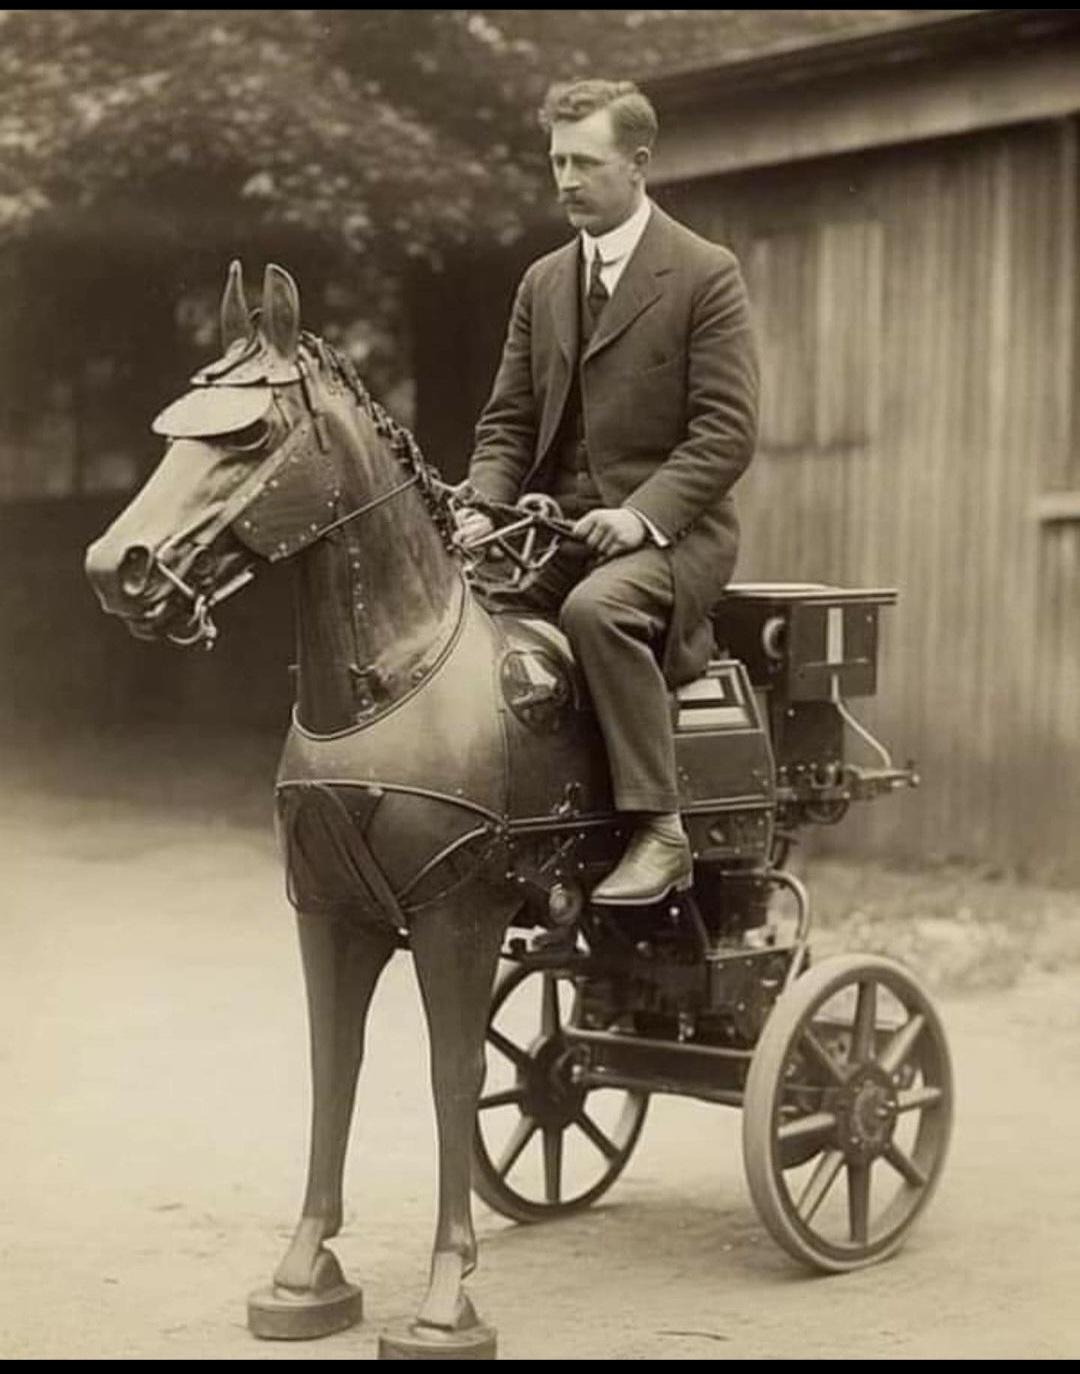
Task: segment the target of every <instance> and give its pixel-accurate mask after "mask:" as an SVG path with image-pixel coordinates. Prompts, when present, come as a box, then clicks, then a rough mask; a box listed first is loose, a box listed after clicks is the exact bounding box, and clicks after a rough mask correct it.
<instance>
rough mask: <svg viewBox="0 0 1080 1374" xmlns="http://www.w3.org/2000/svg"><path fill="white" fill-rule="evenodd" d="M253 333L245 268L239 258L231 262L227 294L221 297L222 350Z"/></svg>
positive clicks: (240, 341)
mask: <svg viewBox="0 0 1080 1374" xmlns="http://www.w3.org/2000/svg"><path fill="white" fill-rule="evenodd" d="M250 334H251V313H250V311H249V310H248V306H247V301H246V300H245V298H244V269H243V268H242V267H241V266H240V262H239V259H237V258H233V260H232V262H231V263H229V276H228V280H227V281H226V282H225V294H224V295H223V296H222V298H221V351H222V353H228V351H229V349H230V348H232V346H233V344H235V343H242V342H243V341H244V340H246V339H247V338H248V337H249V336H250Z"/></svg>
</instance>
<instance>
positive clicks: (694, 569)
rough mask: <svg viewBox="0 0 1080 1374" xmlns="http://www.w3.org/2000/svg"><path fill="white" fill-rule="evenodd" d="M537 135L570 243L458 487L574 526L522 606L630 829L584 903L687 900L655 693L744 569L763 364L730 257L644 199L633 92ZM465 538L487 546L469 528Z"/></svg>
mask: <svg viewBox="0 0 1080 1374" xmlns="http://www.w3.org/2000/svg"><path fill="white" fill-rule="evenodd" d="M541 123H542V125H543V126H544V128H545V129H546V130H548V132H549V135H550V161H551V168H552V172H553V174H554V178H555V185H556V189H557V192H558V197H559V201H560V202H561V204H562V205H563V207H564V209H565V211H566V215H567V218H568V220H569V221H570V224H571V225H572V226H573V227H574V229H576V230H578V231H579V233H578V234H577V236H576V237H575V238H574V240H573V241H572V242H570V243H568V244H567V245H565V246H564V247H562V248H560V249H558V250H557V251H555V252H554V253H549V254H548V255H547V256H546V257H543V258H540V259H539V260H538V261H537V262H534V263H533V264H532V266H531V267H530V268H529V269H528V271H527V272H526V273H525V275H524V277H523V279H522V281H521V284H520V286H519V288H518V292H517V296H516V299H515V301H514V306H513V311H512V314H511V318H510V327H509V332H508V335H507V339H506V344H505V347H504V350H503V355H502V360H501V363H500V365H499V370H498V373H497V375H496V378H495V383H494V388H493V390H492V393H491V399H490V400H489V401H488V403H487V405H486V407H485V408H484V411H483V414H482V415H481V417H480V421H479V423H478V425H477V429H476V447H475V450H474V453H473V456H472V461H471V464H470V469H469V483H470V485H471V487H472V488H473V489H474V490H475V491H476V492H477V493H478V494H479V495H481V496H483V497H486V498H487V499H489V500H495V501H507V502H509V501H516V500H517V499H518V497H519V496H521V495H522V494H523V493H524V492H526V491H544V492H548V493H551V494H553V495H554V496H555V497H556V499H557V500H558V501H559V504H560V505H561V506H562V509H563V511H564V513H565V514H566V515H567V516H568V517H569V518H571V519H573V520H574V521H575V525H574V532H575V534H576V535H577V536H578V539H579V540H580V542H571V541H566V542H565V543H564V544H563V546H562V548H561V549H560V551H559V554H558V555H557V557H556V559H555V560H553V562H552V563H550V564H549V565H548V567H547V568H546V569H545V573H544V575H543V578H542V580H541V582H540V583H539V584H538V585H537V586H536V587H535V588H534V589H533V591H532V593H531V604H532V605H533V606H535V607H536V609H539V610H546V611H549V612H554V611H557V612H558V616H559V623H560V625H561V626H562V628H563V630H564V631H565V633H566V635H567V637H568V639H569V640H570V643H571V645H572V647H573V650H574V653H575V656H576V658H577V660H578V662H579V663H580V665H581V668H582V670H583V672H584V674H585V678H586V681H587V682H588V685H589V690H590V694H591V696H592V699H593V703H594V705H595V708H596V712H597V717H598V719H599V722H600V726H601V729H602V731H603V734H604V740H605V743H606V745H607V751H608V759H609V763H610V767H611V775H612V785H613V792H614V798H615V804H616V806H617V807H618V809H619V810H620V811H622V812H626V813H630V814H631V815H632V817H633V821H634V834H633V837H632V839H631V842H630V845H629V847H628V849H627V851H626V853H625V854H624V856H623V858H622V860H621V861H620V863H619V865H618V866H617V868H616V869H615V870H614V872H612V873H611V874H609V875H608V877H607V878H605V879H604V881H603V882H602V883H600V884H599V885H598V886H597V887H596V889H595V890H594V891H593V893H592V900H593V901H594V902H597V903H600V904H605V903H606V904H609V905H622V904H631V905H634V904H646V903H650V902H654V901H658V900H660V899H661V898H662V897H664V896H666V895H667V894H668V893H669V892H670V891H671V890H672V889H673V888H674V889H676V890H682V889H684V888H686V887H688V886H689V884H690V878H691V867H692V865H691V854H690V846H689V842H688V840H687V837H686V833H685V831H684V829H683V826H682V822H681V819H680V816H679V796H678V780H677V776H676V767H675V748H674V738H673V735H672V728H671V716H670V710H669V704H668V695H667V694H668V690H669V688H671V687H674V686H677V685H679V684H680V683H682V682H687V681H689V680H691V679H692V678H693V677H695V676H697V675H698V674H699V673H700V672H701V671H702V670H703V668H704V666H705V663H706V661H707V659H708V655H709V652H710V649H711V647H712V632H711V626H710V624H709V620H708V611H709V609H710V607H711V606H712V605H713V604H714V603H715V602H716V600H717V598H718V597H719V595H720V592H721V591H722V589H723V587H724V586H725V585H726V583H727V582H728V580H729V578H730V577H731V573H732V570H733V568H734V565H735V555H736V550H737V545H738V524H737V521H736V518H735V511H734V508H733V505H732V501H731V497H730V495H729V492H730V489H731V487H732V485H733V484H734V482H735V480H736V479H737V478H738V476H739V474H740V473H741V472H742V471H743V470H744V468H745V467H746V465H747V464H748V463H749V461H750V458H751V456H752V454H753V450H754V441H755V434H756V399H757V364H756V357H755V352H754V345H753V339H752V336H751V331H750V323H749V316H748V312H747V304H746V293H745V290H744V287H743V283H742V278H741V276H740V273H739V267H738V263H737V262H736V260H735V258H734V257H733V255H732V254H731V253H730V252H728V251H727V250H726V249H725V248H721V247H718V246H716V245H715V244H712V243H708V242H707V241H706V240H704V239H702V238H700V237H698V235H696V234H694V233H692V232H691V231H690V230H689V229H686V228H684V227H683V226H682V225H680V224H678V223H677V222H676V221H675V220H674V219H672V218H671V217H670V216H668V215H666V214H665V213H664V212H663V211H662V210H660V209H659V208H658V207H657V206H655V205H654V204H653V203H652V202H651V201H650V200H649V198H648V196H647V195H646V192H645V177H646V172H647V169H648V165H649V159H650V156H651V152H652V147H653V143H654V141H655V137H656V132H657V121H656V115H655V112H654V110H653V108H652V106H651V104H650V103H649V101H648V100H647V99H646V98H645V96H644V95H643V94H642V93H641V92H640V91H639V90H638V89H637V87H636V86H634V85H632V84H631V83H629V82H611V81H600V80H587V81H576V82H573V83H570V84H567V85H560V86H555V87H553V88H552V89H551V91H550V92H549V93H548V96H547V99H546V101H545V104H544V108H543V110H542V111H541ZM459 525H460V531H461V535H462V537H463V538H464V539H465V540H468V539H470V538H475V537H478V536H479V535H482V534H483V533H485V532H486V531H487V530H488V529H490V528H491V525H490V521H489V520H488V519H487V517H486V516H484V515H483V514H481V513H480V512H479V511H477V510H469V511H466V512H463V513H462V515H461V516H460V517H459Z"/></svg>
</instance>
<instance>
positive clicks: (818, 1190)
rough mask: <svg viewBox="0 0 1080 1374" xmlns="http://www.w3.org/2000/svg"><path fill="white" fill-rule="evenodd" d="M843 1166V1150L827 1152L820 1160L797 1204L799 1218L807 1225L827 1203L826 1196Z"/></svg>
mask: <svg viewBox="0 0 1080 1374" xmlns="http://www.w3.org/2000/svg"><path fill="white" fill-rule="evenodd" d="M843 1164H844V1153H843V1151H842V1150H826V1151H825V1153H824V1154H823V1155H822V1156H821V1158H820V1159H819V1160H818V1162H817V1167H816V1168H815V1169H814V1172H813V1174H812V1175H811V1176H810V1181H809V1182H808V1183H807V1185H806V1187H805V1188H804V1189H803V1192H802V1196H801V1197H800V1198H799V1201H798V1203H797V1204H796V1207H797V1210H798V1213H799V1216H800V1217H801V1218H802V1220H803V1221H804V1222H806V1224H807V1225H809V1224H810V1222H811V1221H813V1219H814V1213H815V1212H816V1211H817V1209H818V1208H819V1207H820V1206H821V1204H822V1203H823V1202H824V1201H825V1198H826V1195H827V1194H828V1191H829V1189H830V1188H831V1187H832V1186H833V1184H834V1183H835V1182H836V1176H837V1174H839V1172H840V1170H841V1168H842V1167H843Z"/></svg>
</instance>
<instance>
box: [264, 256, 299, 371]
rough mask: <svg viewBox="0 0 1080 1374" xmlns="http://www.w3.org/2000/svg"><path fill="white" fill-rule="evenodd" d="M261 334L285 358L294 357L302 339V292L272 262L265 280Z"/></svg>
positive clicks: (280, 268) (284, 272)
mask: <svg viewBox="0 0 1080 1374" xmlns="http://www.w3.org/2000/svg"><path fill="white" fill-rule="evenodd" d="M261 325H262V332H263V334H264V335H265V337H266V340H267V342H268V343H270V344H271V345H272V346H273V347H274V348H275V349H276V350H277V351H278V352H279V353H280V354H281V356H282V357H283V358H294V357H295V356H296V346H297V343H298V342H299V339H300V292H299V291H298V290H297V289H296V282H294V281H293V279H292V277H290V276H289V274H288V272H286V271H285V269H284V268H283V267H278V266H277V264H276V263H271V264H270V265H269V267H267V269H266V275H265V276H264V277H263V298H262V318H261Z"/></svg>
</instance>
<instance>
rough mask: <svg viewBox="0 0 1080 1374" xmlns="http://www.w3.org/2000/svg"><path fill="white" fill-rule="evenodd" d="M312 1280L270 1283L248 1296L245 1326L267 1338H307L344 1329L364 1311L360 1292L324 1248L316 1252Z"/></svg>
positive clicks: (351, 1324)
mask: <svg viewBox="0 0 1080 1374" xmlns="http://www.w3.org/2000/svg"><path fill="white" fill-rule="evenodd" d="M314 1277H315V1282H314V1283H313V1285H312V1287H311V1288H309V1289H303V1290H299V1291H298V1290H296V1289H292V1288H283V1287H281V1285H280V1284H276V1283H275V1284H272V1285H271V1286H270V1287H269V1288H260V1289H259V1291H258V1292H257V1293H252V1295H251V1297H250V1298H248V1330H249V1331H250V1332H251V1334H252V1335H253V1336H259V1337H261V1338H262V1339H263V1340H270V1341H310V1340H314V1339H315V1338H316V1337H317V1336H329V1335H331V1334H332V1333H333V1332H334V1331H344V1330H345V1329H346V1328H347V1327H350V1326H355V1324H356V1323H357V1322H358V1321H359V1320H360V1319H361V1317H362V1316H363V1315H364V1295H363V1293H362V1292H361V1290H360V1289H359V1288H357V1287H355V1285H353V1284H351V1283H346V1282H345V1278H344V1275H343V1274H342V1272H341V1269H340V1267H339V1265H338V1262H337V1260H336V1259H335V1258H334V1256H333V1255H332V1254H331V1253H330V1251H328V1250H324V1251H323V1252H322V1253H321V1254H320V1255H319V1261H318V1262H317V1263H316V1267H315V1276H314Z"/></svg>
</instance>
